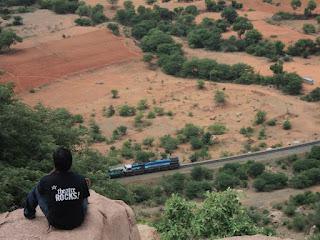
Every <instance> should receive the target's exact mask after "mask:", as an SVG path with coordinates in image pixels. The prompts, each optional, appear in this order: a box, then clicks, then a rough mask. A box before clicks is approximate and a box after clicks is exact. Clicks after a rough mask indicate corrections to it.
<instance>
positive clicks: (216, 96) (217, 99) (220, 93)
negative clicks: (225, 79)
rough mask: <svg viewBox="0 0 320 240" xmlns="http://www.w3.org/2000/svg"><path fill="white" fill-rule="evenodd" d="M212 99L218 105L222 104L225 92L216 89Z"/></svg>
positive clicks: (224, 100)
mask: <svg viewBox="0 0 320 240" xmlns="http://www.w3.org/2000/svg"><path fill="white" fill-rule="evenodd" d="M214 101H215V102H216V103H217V104H218V105H224V104H225V103H226V94H225V93H224V91H221V90H217V91H216V92H215V94H214Z"/></svg>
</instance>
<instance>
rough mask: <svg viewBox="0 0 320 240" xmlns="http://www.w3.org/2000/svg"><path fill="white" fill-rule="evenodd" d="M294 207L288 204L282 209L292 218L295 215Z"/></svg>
mask: <svg viewBox="0 0 320 240" xmlns="http://www.w3.org/2000/svg"><path fill="white" fill-rule="evenodd" d="M296 209H297V208H296V206H294V205H293V204H288V205H287V206H286V207H285V208H284V209H283V212H284V213H285V214H286V215H287V216H288V217H292V216H294V215H295V213H296Z"/></svg>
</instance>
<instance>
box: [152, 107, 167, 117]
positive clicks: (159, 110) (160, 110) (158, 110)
mask: <svg viewBox="0 0 320 240" xmlns="http://www.w3.org/2000/svg"><path fill="white" fill-rule="evenodd" d="M153 111H154V112H155V113H156V114H157V116H163V115H164V114H165V112H164V108H162V107H154V108H153Z"/></svg>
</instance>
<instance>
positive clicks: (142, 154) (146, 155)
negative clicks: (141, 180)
mask: <svg viewBox="0 0 320 240" xmlns="http://www.w3.org/2000/svg"><path fill="white" fill-rule="evenodd" d="M154 156H155V154H154V153H153V152H147V151H137V152H136V154H135V159H136V161H137V162H148V161H150V159H151V158H153V157H154Z"/></svg>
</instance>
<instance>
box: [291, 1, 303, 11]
mask: <svg viewBox="0 0 320 240" xmlns="http://www.w3.org/2000/svg"><path fill="white" fill-rule="evenodd" d="M291 7H292V8H293V10H296V9H297V8H299V7H301V1H300V0H291Z"/></svg>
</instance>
